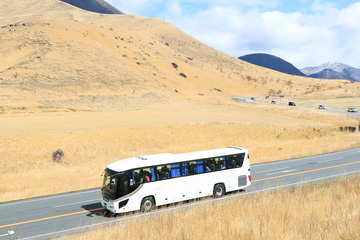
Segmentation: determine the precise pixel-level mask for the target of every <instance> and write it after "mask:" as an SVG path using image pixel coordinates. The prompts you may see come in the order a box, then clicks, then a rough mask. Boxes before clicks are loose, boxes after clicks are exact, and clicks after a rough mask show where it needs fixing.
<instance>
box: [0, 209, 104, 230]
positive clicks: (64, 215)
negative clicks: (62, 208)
mask: <svg viewBox="0 0 360 240" xmlns="http://www.w3.org/2000/svg"><path fill="white" fill-rule="evenodd" d="M103 209H104V208H103V207H102V208H95V209H90V210H85V211H81V212H74V213H68V214H63V215H57V216H53V217H47V218H40V219H35V220H30V221H25V222H19V223H13V224H8V225H3V226H0V228H5V227H13V226H17V225H21V224H27V223H34V222H41V221H45V220H50V219H55V218H61V217H68V216H72V215H77V214H81V213H88V212H96V211H99V210H103Z"/></svg>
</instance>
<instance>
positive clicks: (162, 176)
mask: <svg viewBox="0 0 360 240" xmlns="http://www.w3.org/2000/svg"><path fill="white" fill-rule="evenodd" d="M168 178H170V174H169V170H168V168H167V167H166V166H163V167H162V168H161V171H160V179H168Z"/></svg>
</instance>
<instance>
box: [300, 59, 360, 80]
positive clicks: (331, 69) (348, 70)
mask: <svg viewBox="0 0 360 240" xmlns="http://www.w3.org/2000/svg"><path fill="white" fill-rule="evenodd" d="M300 71H302V72H303V73H304V74H305V75H307V76H309V77H313V78H325V79H345V80H350V81H353V82H359V81H360V69H358V68H354V67H351V66H349V65H346V64H343V63H336V62H335V63H331V62H330V63H325V64H323V65H321V66H318V67H306V68H303V69H300Z"/></svg>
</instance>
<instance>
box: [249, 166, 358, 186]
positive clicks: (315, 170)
mask: <svg viewBox="0 0 360 240" xmlns="http://www.w3.org/2000/svg"><path fill="white" fill-rule="evenodd" d="M357 163H360V161H358V162H352V163H345V164H341V165H336V166H331V167H326V168H318V169H313V170H308V171H304V172H297V173H289V174H285V175H281V176H275V177H269V178H263V179H258V180H254V181H251V182H252V183H253V182H261V181H266V180H271V179H276V178H282V177H289V176H295V175H299V174H304V173H310V172H318V171H322V170H326V169H331V168H337V167H343V166H349V165H353V164H357Z"/></svg>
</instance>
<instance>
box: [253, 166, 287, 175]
mask: <svg viewBox="0 0 360 240" xmlns="http://www.w3.org/2000/svg"><path fill="white" fill-rule="evenodd" d="M287 168H289V167H284V168H276V169H271V170H266V171H261V172H254V174H258V173H266V172H273V171H277V170H283V169H287Z"/></svg>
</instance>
